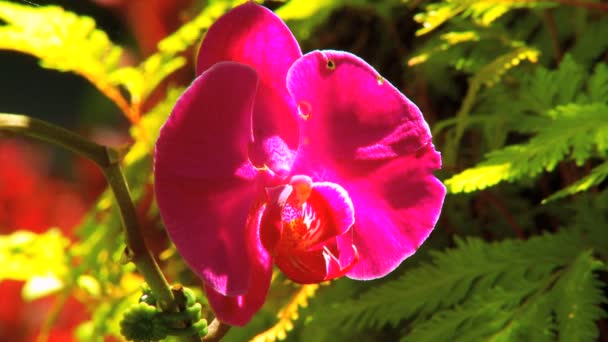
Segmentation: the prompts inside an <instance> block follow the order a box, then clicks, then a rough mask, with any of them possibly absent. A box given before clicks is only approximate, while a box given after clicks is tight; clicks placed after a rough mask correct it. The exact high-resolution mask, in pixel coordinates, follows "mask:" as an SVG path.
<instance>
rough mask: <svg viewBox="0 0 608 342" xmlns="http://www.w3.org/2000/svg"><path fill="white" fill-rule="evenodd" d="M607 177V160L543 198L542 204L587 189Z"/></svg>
mask: <svg viewBox="0 0 608 342" xmlns="http://www.w3.org/2000/svg"><path fill="white" fill-rule="evenodd" d="M607 177H608V161H605V162H603V163H602V164H600V165H598V166H596V167H594V168H593V170H591V172H590V173H589V174H588V175H587V176H585V177H583V178H581V179H579V180H578V181H576V182H574V183H573V184H570V185H569V186H567V187H565V188H563V189H561V190H560V191H558V192H556V193H554V194H552V195H551V196H549V197H547V198H545V199H544V200H543V201H542V204H546V203H548V202H550V201H554V200H556V199H560V198H563V197H566V196H570V195H574V194H576V193H579V192H582V191H585V190H588V189H589V188H591V187H593V186H596V185H599V184H600V183H602V182H603V181H604V180H605V179H606V178H607Z"/></svg>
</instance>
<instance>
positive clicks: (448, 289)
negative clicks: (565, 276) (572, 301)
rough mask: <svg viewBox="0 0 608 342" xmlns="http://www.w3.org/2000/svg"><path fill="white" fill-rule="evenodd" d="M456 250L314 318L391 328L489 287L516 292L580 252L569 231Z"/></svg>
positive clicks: (464, 243) (472, 242)
mask: <svg viewBox="0 0 608 342" xmlns="http://www.w3.org/2000/svg"><path fill="white" fill-rule="evenodd" d="M456 242H457V247H456V248H455V249H451V250H447V251H445V252H442V253H433V254H432V255H433V260H432V263H431V264H427V265H423V266H421V267H418V268H416V269H413V270H410V271H408V272H407V273H406V274H405V275H403V276H402V277H401V278H399V279H397V280H395V281H390V282H388V283H385V284H384V285H381V286H379V287H377V288H375V289H374V290H371V291H369V292H367V293H365V294H363V295H362V296H361V297H360V298H358V299H356V300H350V301H345V302H342V303H340V304H335V305H334V306H333V307H332V308H331V309H330V310H325V311H324V312H320V313H318V314H317V315H316V317H315V319H317V320H319V321H322V322H325V323H324V324H326V323H327V322H329V323H327V324H335V325H336V326H335V327H336V328H338V327H340V328H344V329H356V328H379V327H382V326H384V325H386V324H388V325H392V326H395V325H397V324H398V323H399V322H401V321H402V320H404V319H408V318H411V317H414V316H418V317H425V316H428V315H430V314H432V313H434V312H436V311H437V310H440V309H445V308H451V307H452V306H454V305H459V304H460V303H462V302H463V301H465V300H466V299H467V298H469V297H470V296H471V294H472V293H482V292H484V291H487V290H490V289H492V288H496V287H500V288H503V289H505V290H509V291H510V290H512V289H517V288H520V286H518V284H521V282H522V279H524V280H525V281H527V282H528V283H529V284H537V283H538V282H539V281H544V280H545V279H546V278H547V277H548V276H549V275H550V274H551V272H552V271H553V270H555V269H556V268H559V267H563V266H564V265H567V264H568V263H570V262H571V261H572V259H574V258H575V257H576V255H577V254H578V252H579V251H580V249H581V248H582V247H581V241H580V238H579V237H578V236H577V235H576V234H573V233H570V232H562V233H560V234H556V235H546V236H542V237H535V238H531V239H530V240H528V241H525V242H522V241H512V240H507V241H503V242H499V243H493V244H488V243H484V242H483V241H481V240H479V239H467V240H457V241H456Z"/></svg>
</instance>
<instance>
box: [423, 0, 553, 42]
mask: <svg viewBox="0 0 608 342" xmlns="http://www.w3.org/2000/svg"><path fill="white" fill-rule="evenodd" d="M555 5H556V4H555V3H554V4H551V3H550V2H546V3H543V2H522V1H516V0H510V1H509V0H506V1H501V2H500V3H497V2H496V1H476V0H452V1H443V2H439V3H432V4H430V5H428V6H426V8H425V12H423V13H419V14H417V15H416V16H415V17H414V19H415V20H416V21H417V22H419V23H421V24H422V28H421V29H420V30H418V31H417V32H416V35H419V36H420V35H423V34H427V33H429V32H431V31H433V30H435V29H436V28H437V27H439V26H441V25H442V24H443V23H445V22H446V21H448V20H450V19H452V18H454V17H456V16H462V17H465V18H471V19H472V20H473V21H474V22H475V23H476V24H478V25H482V26H489V25H490V24H492V23H493V22H494V21H495V20H496V19H498V18H500V17H501V16H503V15H504V14H505V13H507V12H509V11H511V10H513V9H517V8H539V7H540V8H543V7H545V8H546V7H550V6H555Z"/></svg>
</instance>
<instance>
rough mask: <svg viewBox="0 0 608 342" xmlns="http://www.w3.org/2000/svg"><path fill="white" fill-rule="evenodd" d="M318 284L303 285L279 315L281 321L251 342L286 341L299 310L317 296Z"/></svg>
mask: <svg viewBox="0 0 608 342" xmlns="http://www.w3.org/2000/svg"><path fill="white" fill-rule="evenodd" d="M318 288H319V285H318V284H310V285H302V287H300V289H299V290H298V292H297V293H296V294H295V295H294V296H293V298H292V299H291V301H290V302H289V303H288V304H287V305H286V306H285V307H284V308H283V309H281V311H279V313H278V314H277V317H278V318H279V321H278V322H277V323H276V324H275V325H274V326H273V327H272V328H270V329H268V330H266V331H264V332H262V333H260V334H258V335H257V336H255V337H254V338H253V339H251V342H274V341H277V340H284V339H285V338H286V337H287V333H288V332H289V331H291V330H292V329H293V321H295V320H297V319H298V318H299V314H298V310H299V309H300V308H305V307H306V306H308V299H309V298H311V297H313V296H314V295H315V292H316V291H317V289H318Z"/></svg>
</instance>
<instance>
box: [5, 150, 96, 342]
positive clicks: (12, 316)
mask: <svg viewBox="0 0 608 342" xmlns="http://www.w3.org/2000/svg"><path fill="white" fill-rule="evenodd" d="M48 162H49V160H48V158H45V156H44V151H43V150H42V149H40V148H35V147H33V146H29V145H26V144H24V143H22V142H20V141H17V140H7V139H3V140H0V165H1V167H0V234H9V233H11V232H13V231H15V230H19V229H25V230H30V231H33V232H36V233H41V232H44V231H45V230H47V229H48V228H50V227H59V228H60V229H61V230H62V231H63V233H64V234H66V235H67V236H72V230H73V228H74V227H75V226H76V225H77V224H78V222H79V221H80V220H81V218H82V217H83V215H84V214H85V212H86V209H87V207H88V204H87V203H86V202H89V203H91V200H90V198H91V197H92V196H89V200H88V201H86V202H85V201H84V200H83V197H82V196H81V195H80V193H82V192H79V191H78V190H79V189H78V186H77V185H76V184H73V183H69V182H67V181H65V180H62V179H58V178H56V177H52V176H50V175H49V173H50V172H49V171H50V170H49V163H48ZM92 172H94V171H92ZM97 172H98V171H97ZM95 177H97V176H95V175H94V174H93V175H91V176H89V179H93V178H95ZM97 194H99V192H98V191H97ZM22 287H23V282H20V281H12V280H4V281H2V282H0V341H30V340H31V341H34V340H35V339H36V336H37V335H38V334H39V331H40V329H41V327H42V324H43V322H44V320H45V319H46V317H47V314H48V313H49V311H50V310H51V308H52V306H53V303H54V302H55V298H52V297H51V298H43V299H39V300H36V301H33V302H27V303H26V302H24V301H23V300H22V298H21V288H22ZM86 318H88V315H87V313H86V310H85V308H84V306H83V305H82V304H80V303H79V302H78V301H77V300H75V299H74V298H68V300H67V302H66V304H65V306H63V309H62V311H61V313H60V314H59V316H58V318H57V321H56V322H55V324H54V325H53V328H52V330H51V331H50V333H49V341H71V340H74V338H73V337H72V335H73V329H74V328H75V327H76V326H77V325H78V324H79V322H81V321H83V320H84V319H86Z"/></svg>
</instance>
